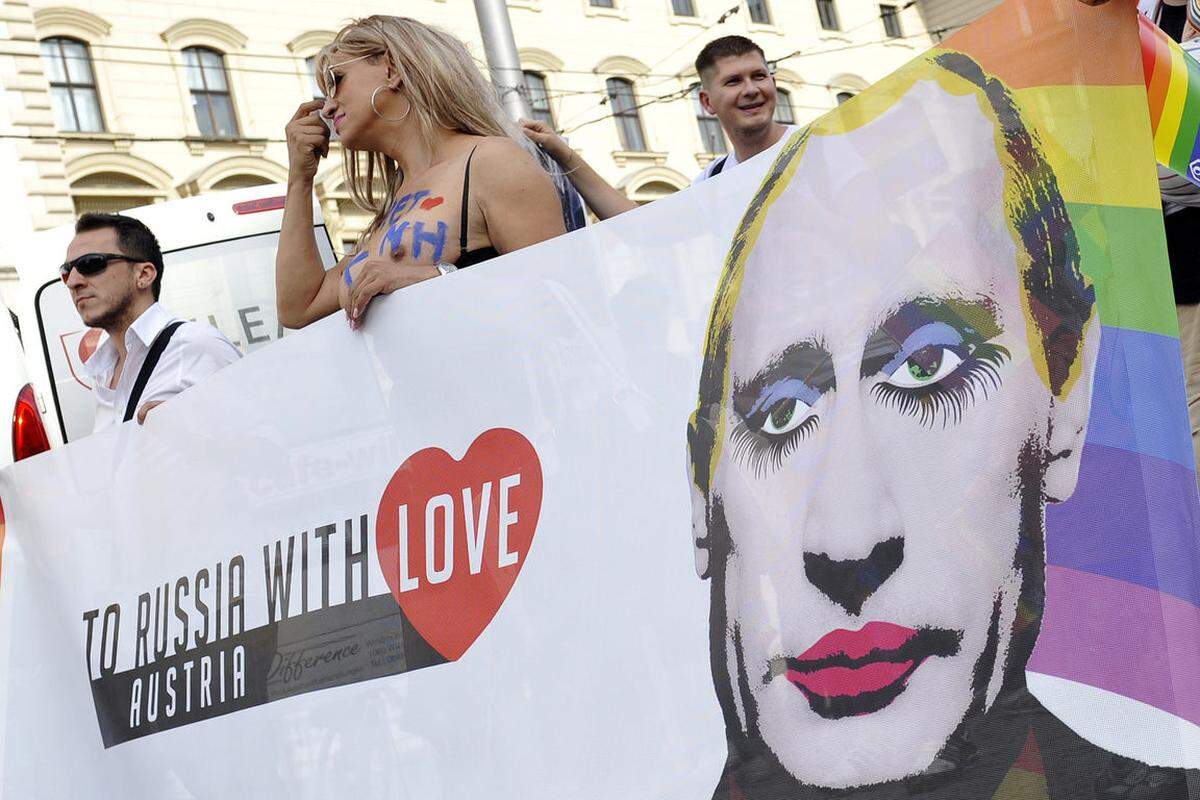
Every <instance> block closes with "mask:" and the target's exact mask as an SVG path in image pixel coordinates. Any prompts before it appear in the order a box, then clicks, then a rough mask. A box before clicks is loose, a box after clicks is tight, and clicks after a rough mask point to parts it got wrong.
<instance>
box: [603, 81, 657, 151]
mask: <svg viewBox="0 0 1200 800" xmlns="http://www.w3.org/2000/svg"><path fill="white" fill-rule="evenodd" d="M616 86H620V87H622V88H627V89H628V99H629V108H626V109H618V105H617V98H618V96H619V95H618V94H617V93H616V92H614V91H613V89H614V87H616ZM604 89H605V93H606V95H607V97H608V102H609V105H610V107H611V108H612V118H613V121H614V122H615V123H616V125H617V138H618V140H619V141H620V143H621V149H622V150H624V151H626V152H630V153H647V152H649V144H648V143H647V141H646V128H645V126H644V125H643V124H642V115H641V113H640V111H641V110H640V109H639V108H638V102H637V92H636V91H635V90H634V84H633V81H631V80H630V79H628V78H622V77H619V76H613V77H610V78H607V79H605V81H604ZM630 125H633V126H636V127H634V128H633V130H634V131H635V132H636V133H637V138H638V139H639V141H638V142H631V141H630V140H629V138H630V137H629V134H628V130H629V128H628V126H630ZM636 144H640V145H641V146H640V147H636V146H634V145H636Z"/></svg>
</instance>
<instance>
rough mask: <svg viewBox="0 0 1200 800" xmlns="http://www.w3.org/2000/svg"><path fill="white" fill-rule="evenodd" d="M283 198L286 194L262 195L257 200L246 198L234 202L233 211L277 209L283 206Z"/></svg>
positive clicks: (254, 212)
mask: <svg viewBox="0 0 1200 800" xmlns="http://www.w3.org/2000/svg"><path fill="white" fill-rule="evenodd" d="M285 200H287V196H286V195H280V196H279V197H264V198H262V199H259V200H246V201H245V202H242V203H234V204H233V213H235V214H257V213H259V212H260V211H278V210H279V209H281V208H283V204H284V201H285Z"/></svg>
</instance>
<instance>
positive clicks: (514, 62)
mask: <svg viewBox="0 0 1200 800" xmlns="http://www.w3.org/2000/svg"><path fill="white" fill-rule="evenodd" d="M475 15H476V16H477V17H478V18H479V32H480V34H482V36H483V50H484V52H485V53H486V54H487V61H488V69H489V70H491V73H492V84H493V85H494V86H495V87H496V91H498V92H499V93H500V103H501V105H503V106H504V110H505V111H507V112H508V115H509V116H510V117H512V118H513V119H518V118H520V117H526V118H528V117H530V116H531V114H530V107H529V101H528V98H526V96H525V77H524V75H522V73H521V59H520V57H518V56H517V43H516V41H515V40H514V39H513V32H512V23H511V22H509V19H508V6H507V5H506V4H505V0H475Z"/></svg>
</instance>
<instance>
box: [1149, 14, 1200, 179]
mask: <svg viewBox="0 0 1200 800" xmlns="http://www.w3.org/2000/svg"><path fill="white" fill-rule="evenodd" d="M1138 25H1139V28H1140V30H1139V33H1140V35H1141V41H1142V69H1143V71H1144V72H1145V76H1146V100H1147V101H1148V102H1149V104H1150V127H1151V129H1152V130H1153V131H1154V155H1155V156H1156V157H1157V158H1158V163H1160V164H1163V165H1164V166H1167V167H1170V168H1171V169H1173V170H1175V171H1176V172H1178V173H1179V174H1180V175H1183V176H1184V177H1186V178H1188V179H1189V180H1191V181H1192V182H1193V183H1195V184H1197V185H1200V62H1197V61H1196V59H1194V58H1192V56H1190V55H1188V53H1186V52H1185V51H1184V49H1183V48H1182V47H1180V46H1179V44H1178V43H1176V42H1175V41H1174V40H1172V39H1171V37H1170V36H1167V34H1165V33H1163V31H1162V30H1161V29H1160V28H1159V27H1158V26H1157V25H1155V24H1154V23H1153V22H1151V21H1150V20H1148V19H1146V18H1145V17H1143V16H1141V15H1140V14H1139V15H1138Z"/></svg>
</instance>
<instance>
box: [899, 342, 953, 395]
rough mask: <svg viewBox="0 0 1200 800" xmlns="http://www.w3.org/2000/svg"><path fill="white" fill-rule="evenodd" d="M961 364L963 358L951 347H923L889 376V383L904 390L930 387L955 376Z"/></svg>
mask: <svg viewBox="0 0 1200 800" xmlns="http://www.w3.org/2000/svg"><path fill="white" fill-rule="evenodd" d="M960 364H962V358H960V357H959V355H958V353H955V352H954V350H953V349H951V348H949V347H945V346H942V345H931V346H929V347H923V348H921V349H920V350H918V351H917V352H915V353H913V354H912V355H911V356H909V357H908V358H907V359H905V361H904V363H903V364H901V365H900V366H899V367H897V368H896V371H895V372H893V373H892V374H891V375H889V376H888V379H887V383H890V384H891V385H893V386H898V387H900V388H902V389H915V388H918V387H921V386H929V385H931V384H935V383H937V382H938V381H941V380H942V379H944V378H946V377H947V376H949V375H952V374H954V371H955V370H956V369H958V367H959V365H960Z"/></svg>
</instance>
